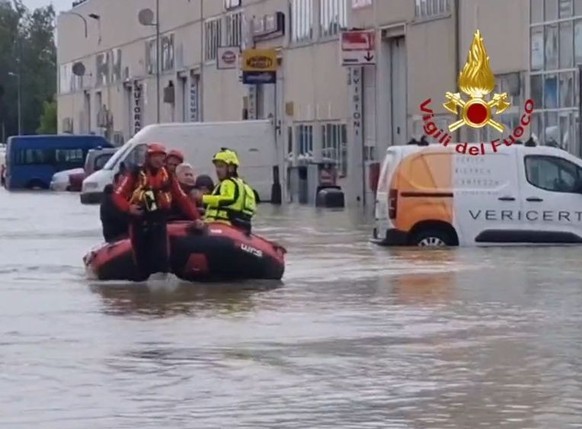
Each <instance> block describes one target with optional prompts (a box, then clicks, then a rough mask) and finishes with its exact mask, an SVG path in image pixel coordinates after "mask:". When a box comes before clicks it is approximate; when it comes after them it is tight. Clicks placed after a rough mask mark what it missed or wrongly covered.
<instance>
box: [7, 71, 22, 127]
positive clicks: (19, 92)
mask: <svg viewBox="0 0 582 429" xmlns="http://www.w3.org/2000/svg"><path fill="white" fill-rule="evenodd" d="M8 76H12V77H15V78H16V81H17V86H18V89H17V99H18V100H17V102H16V108H17V111H18V135H19V136H21V135H22V82H21V80H20V73H13V72H8Z"/></svg>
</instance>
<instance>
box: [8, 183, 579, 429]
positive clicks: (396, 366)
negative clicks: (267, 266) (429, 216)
mask: <svg viewBox="0 0 582 429" xmlns="http://www.w3.org/2000/svg"><path fill="white" fill-rule="evenodd" d="M0 207H1V209H0V210H1V211H0V243H1V245H0V284H1V287H0V427H2V428H7V429H8V428H9V429H25V428H26V429H30V428H36V429H79V428H83V427H85V428H88V429H102V428H103V429H105V428H107V429H111V428H116V429H122V428H132V429H134V428H141V429H145V428H156V429H157V428H162V427H165V428H168V429H182V428H184V429H186V428H188V429H192V428H301V429H304V428H317V429H319V428H394V429H400V428H402V429H404V428H415V429H416V428H418V429H444V428H463V429H465V428H500V427H503V428H517V429H525V428H540V429H561V428H580V427H582V376H581V375H580V366H581V364H582V342H581V341H580V338H581V337H582V333H581V332H582V331H581V327H582V312H581V311H580V308H581V307H582V281H581V278H582V264H581V263H580V261H581V260H582V249H581V248H576V247H564V248H538V249H515V248H514V249H512V248H505V249H494V248H493V249H456V250H447V251H420V250H416V249H403V250H402V249H401V250H394V249H392V250H391V249H383V248H378V247H376V246H373V245H371V244H369V243H368V242H367V239H368V235H369V232H370V228H369V227H368V226H366V225H365V223H364V221H357V219H359V217H358V215H357V214H353V215H352V216H351V217H350V216H348V214H346V213H342V212H340V213H326V214H325V215H324V214H323V213H325V212H319V213H317V212H316V211H315V209H311V208H310V209H305V208H301V209H299V208H283V209H281V208H272V207H270V206H262V207H261V210H262V211H263V213H262V216H261V219H260V220H259V221H258V223H257V228H256V230H257V232H259V233H261V234H263V235H265V236H266V237H268V238H270V239H273V240H276V241H279V242H280V243H281V244H283V245H285V246H286V247H287V249H288V252H289V253H288V255H287V256H288V264H287V270H286V274H285V277H284V278H283V285H280V286H281V287H276V288H273V287H272V286H274V285H270V284H252V283H249V284H247V285H245V289H244V290H240V289H238V288H235V287H234V285H224V286H222V287H218V286H212V287H197V286H192V285H187V284H184V283H179V282H178V281H177V280H175V284H173V285H171V286H172V288H174V289H175V290H173V291H172V290H158V289H157V288H156V290H155V291H152V290H150V289H146V288H139V289H138V288H135V287H132V286H131V284H123V283H119V282H118V283H116V284H106V285H104V284H99V283H98V282H95V281H89V280H87V279H86V278H85V273H84V271H83V266H82V260H81V258H82V256H83V255H84V254H85V252H86V251H87V250H89V249H90V248H91V247H93V246H94V245H96V244H98V243H100V242H101V230H100V223H99V219H98V207H96V206H89V207H87V206H82V205H81V204H80V203H79V200H78V195H76V194H73V195H70V194H63V195H56V194H48V193H46V194H42V193H38V194H31V193H15V194H8V193H7V192H5V191H4V190H0Z"/></svg>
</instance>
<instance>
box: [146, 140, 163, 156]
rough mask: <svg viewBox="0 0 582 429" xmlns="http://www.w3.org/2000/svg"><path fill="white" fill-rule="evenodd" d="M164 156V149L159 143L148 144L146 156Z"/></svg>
mask: <svg viewBox="0 0 582 429" xmlns="http://www.w3.org/2000/svg"><path fill="white" fill-rule="evenodd" d="M159 154H162V155H166V147H165V146H164V145H163V144H160V143H150V144H149V145H148V155H159Z"/></svg>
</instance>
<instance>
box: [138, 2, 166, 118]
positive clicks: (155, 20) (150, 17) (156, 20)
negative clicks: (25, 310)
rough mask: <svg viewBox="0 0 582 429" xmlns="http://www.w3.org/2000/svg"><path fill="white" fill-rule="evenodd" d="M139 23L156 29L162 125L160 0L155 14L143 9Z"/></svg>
mask: <svg viewBox="0 0 582 429" xmlns="http://www.w3.org/2000/svg"><path fill="white" fill-rule="evenodd" d="M137 19H138V21H139V23H140V24H141V25H143V26H146V27H155V29H156V122H157V123H158V124H159V123H160V74H161V70H160V68H161V61H160V0H156V11H155V14H154V12H153V11H152V10H151V9H142V10H140V11H139V13H138V15H137Z"/></svg>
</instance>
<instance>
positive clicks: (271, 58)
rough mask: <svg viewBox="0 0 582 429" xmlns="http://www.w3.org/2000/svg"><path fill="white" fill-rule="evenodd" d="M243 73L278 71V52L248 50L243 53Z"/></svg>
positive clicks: (273, 50) (271, 50)
mask: <svg viewBox="0 0 582 429" xmlns="http://www.w3.org/2000/svg"><path fill="white" fill-rule="evenodd" d="M242 71H243V72H275V71H277V50H275V49H247V50H245V51H243V53H242Z"/></svg>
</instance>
